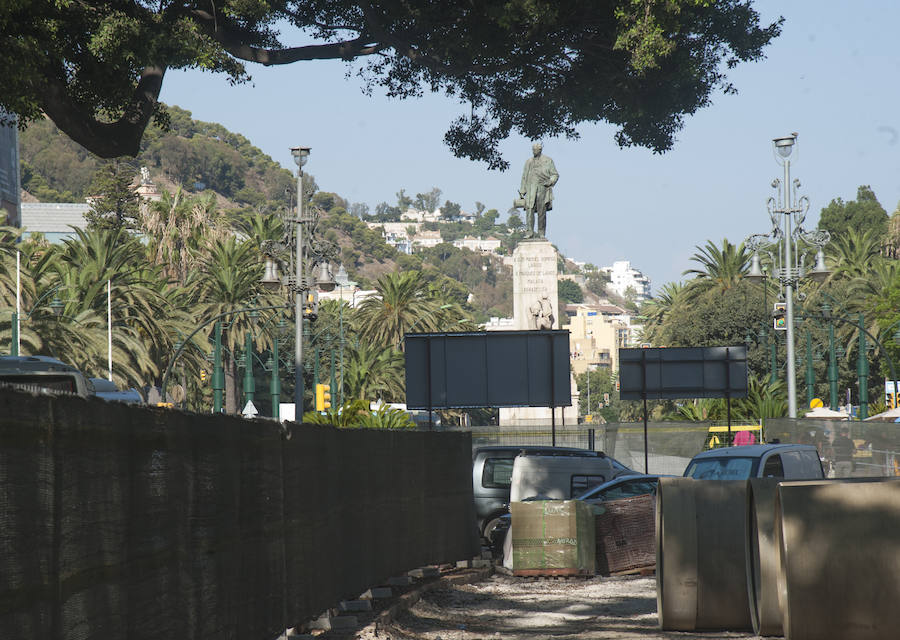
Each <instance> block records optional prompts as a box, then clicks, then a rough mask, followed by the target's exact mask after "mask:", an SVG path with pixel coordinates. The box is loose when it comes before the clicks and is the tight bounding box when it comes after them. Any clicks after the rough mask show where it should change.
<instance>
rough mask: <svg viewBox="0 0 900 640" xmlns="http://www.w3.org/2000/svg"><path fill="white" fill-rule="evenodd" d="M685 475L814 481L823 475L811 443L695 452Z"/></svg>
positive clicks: (703, 477)
mask: <svg viewBox="0 0 900 640" xmlns="http://www.w3.org/2000/svg"><path fill="white" fill-rule="evenodd" d="M684 476H685V477H686V478H696V479H698V480H746V479H748V478H785V479H787V480H813V479H817V478H824V477H825V473H824V471H823V470H822V460H821V459H820V458H819V452H818V450H817V449H816V447H815V446H813V445H811V444H754V445H747V446H743V447H723V448H721V449H712V450H710V451H704V452H703V453H698V454H697V455H695V456H694V457H693V458H692V459H691V461H690V463H689V464H688V466H687V468H686V469H685V470H684Z"/></svg>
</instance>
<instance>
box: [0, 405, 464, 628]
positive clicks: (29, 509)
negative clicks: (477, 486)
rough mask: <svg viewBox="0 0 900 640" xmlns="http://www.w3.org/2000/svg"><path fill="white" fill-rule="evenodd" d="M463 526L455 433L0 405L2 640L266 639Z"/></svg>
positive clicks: (416, 560) (455, 541)
mask: <svg viewBox="0 0 900 640" xmlns="http://www.w3.org/2000/svg"><path fill="white" fill-rule="evenodd" d="M474 520H475V516H474V509H473V505H472V486H471V443H470V438H469V436H468V435H467V434H452V433H427V432H394V431H377V432H376V431H363V430H339V429H334V428H331V427H314V426H309V425H292V426H291V427H290V428H289V429H288V430H287V431H282V429H281V427H280V425H278V424H276V423H273V422H269V421H247V420H243V419H240V418H231V417H224V416H210V415H196V414H182V413H178V412H174V411H168V410H164V409H148V408H136V407H131V406H127V405H120V404H113V403H110V404H107V403H104V402H103V401H99V400H83V399H80V398H53V397H47V396H32V395H28V394H21V393H15V392H3V393H0V638H4V639H5V638H41V639H45V638H46V639H49V640H63V639H64V640H88V639H92V640H93V639H97V640H99V639H103V640H115V639H123V640H124V639H126V638H127V639H128V640H137V639H147V640H150V639H160V640H161V639H163V638H165V639H167V640H168V639H171V638H179V639H185V640H194V639H197V640H200V639H205V638H210V639H212V638H215V639H216V640H226V639H234V640H253V639H260V640H262V639H266V638H275V637H277V636H278V635H279V634H280V633H282V632H283V631H284V629H285V628H288V627H293V626H297V625H298V624H300V623H302V622H304V621H306V620H308V619H310V618H311V617H313V616H316V615H318V614H319V613H321V612H322V611H324V610H325V609H327V608H328V607H330V606H334V605H335V603H336V602H337V601H338V600H341V599H345V598H350V597H354V596H356V595H358V594H359V593H361V592H362V591H364V590H365V589H367V588H368V587H370V586H374V585H377V584H379V583H381V582H383V581H384V580H386V579H387V578H388V577H390V576H392V575H396V574H398V573H400V572H404V571H406V570H409V569H411V568H415V567H418V566H422V565H425V564H432V563H441V562H452V561H455V560H458V559H461V558H468V557H471V556H472V555H474V554H475V553H476V552H477V549H478V547H477V540H476V537H475V532H474V527H473V525H472V523H473V522H474Z"/></svg>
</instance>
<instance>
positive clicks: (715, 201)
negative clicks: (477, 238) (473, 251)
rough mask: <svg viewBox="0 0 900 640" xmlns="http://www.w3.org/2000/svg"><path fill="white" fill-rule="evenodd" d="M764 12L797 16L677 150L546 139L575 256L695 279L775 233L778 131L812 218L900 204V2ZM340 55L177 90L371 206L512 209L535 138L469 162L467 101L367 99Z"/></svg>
mask: <svg viewBox="0 0 900 640" xmlns="http://www.w3.org/2000/svg"><path fill="white" fill-rule="evenodd" d="M754 5H755V6H756V8H757V10H758V11H759V12H760V13H761V15H762V18H763V20H768V21H771V20H774V19H775V18H777V17H778V16H779V15H783V16H784V17H785V19H786V21H785V24H784V28H783V31H782V35H781V36H780V37H779V38H778V39H777V40H775V42H774V44H773V45H771V46H770V47H769V48H768V49H767V58H766V59H765V60H763V61H761V62H757V63H752V64H746V65H742V66H740V67H738V68H737V69H734V70H732V71H731V72H730V73H729V79H730V80H731V81H732V82H733V84H734V85H735V86H736V87H737V89H738V91H739V93H738V94H737V95H728V96H726V95H722V94H721V93H720V94H717V95H715V96H714V97H713V104H712V106H710V107H708V108H707V109H705V110H702V111H700V112H698V114H696V115H695V116H693V117H691V118H689V119H687V121H686V124H685V127H684V129H683V130H682V131H681V132H680V133H679V134H678V140H677V142H676V145H675V147H674V149H673V150H672V151H670V152H668V153H666V154H664V155H662V156H660V155H654V154H653V153H651V152H650V151H648V150H644V149H625V150H623V149H619V148H618V147H617V146H616V144H615V142H614V140H613V134H614V129H613V128H612V127H610V126H608V125H590V126H583V127H582V128H581V129H580V133H581V138H580V139H579V140H565V139H547V140H544V141H543V142H544V152H545V153H546V154H547V155H549V156H550V157H552V158H553V160H554V162H555V164H556V167H557V169H558V170H559V173H560V180H559V184H558V185H557V188H556V189H555V195H556V199H555V202H554V210H553V211H552V212H551V213H550V217H549V220H548V224H547V226H548V236H549V237H550V240H551V241H553V242H554V243H555V244H556V245H557V246H558V247H559V248H560V250H561V251H562V252H563V253H564V254H566V255H567V256H569V257H570V258H573V259H576V260H585V261H588V262H593V263H595V264H598V265H607V264H611V263H612V262H613V261H614V260H630V261H631V263H632V265H633V266H634V267H636V268H638V269H640V270H642V271H643V272H644V273H645V274H646V275H648V276H649V277H650V278H651V280H652V283H653V289H654V291H656V290H658V288H659V287H660V286H662V285H663V284H664V283H666V282H669V281H674V280H680V279H682V275H681V274H682V272H683V271H684V270H685V269H689V268H691V267H692V266H693V263H692V262H691V261H690V257H691V255H692V254H693V253H694V252H695V251H696V249H695V245H703V244H705V242H706V241H707V240H713V241H715V242H716V243H719V242H721V240H722V238H728V239H729V240H730V241H732V242H739V241H741V240H743V239H744V238H745V237H747V236H748V235H750V234H752V233H765V232H768V230H769V228H770V223H769V218H768V215H767V213H766V208H765V202H766V199H767V198H768V197H769V196H770V195H772V189H771V187H770V183H771V181H772V179H773V178H775V177H780V176H781V168H780V167H779V166H778V164H777V163H776V161H775V159H774V155H773V152H772V144H771V140H772V138H775V137H779V136H784V135H788V134H790V133H791V132H798V133H799V139H798V145H797V147H796V150H795V154H794V156H793V157H792V177H796V178H799V179H800V181H801V182H802V190H801V194H805V195H806V196H808V197H809V199H810V201H811V207H810V215H809V217H808V218H807V224H806V226H807V228H811V227H813V226H815V224H816V222H817V220H818V215H819V211H820V210H821V209H822V207H824V206H826V205H827V204H828V203H829V202H830V201H831V200H832V199H834V198H838V197H839V198H842V199H844V200H852V199H855V197H856V191H857V187H859V186H860V185H863V184H867V185H870V186H871V187H872V189H873V190H874V192H875V194H876V196H877V197H878V199H879V201H880V202H881V204H882V205H883V206H884V208H885V209H886V210H887V211H888V213H889V214H890V213H892V212H893V211H894V210H895V209H896V208H897V206H898V202H900V155H898V151H900V83H898V79H900V54H898V52H897V50H896V46H895V44H894V43H895V42H896V28H897V24H900V5H897V4H895V3H894V2H890V1H888V0H880V1H874V0H868V1H861V2H856V3H846V2H834V1H830V0H829V1H821V0H820V1H814V0H793V1H791V2H775V1H773V0H766V1H763V2H755V3H754ZM346 69H347V67H346V65H344V64H343V63H340V62H312V63H298V64H294V65H289V66H285V67H279V68H265V67H261V66H250V67H249V71H250V73H251V74H252V76H253V82H252V83H250V84H247V85H242V86H237V87H232V86H229V85H228V83H227V82H226V80H225V78H224V77H221V76H215V75H211V74H204V73H201V72H197V71H191V72H172V71H170V72H169V73H167V75H166V79H165V84H164V87H163V92H162V96H161V99H162V100H163V101H164V102H166V103H168V104H174V105H178V106H180V107H182V108H184V109H188V110H189V111H191V112H192V114H193V116H194V118H196V119H199V120H204V121H209V122H219V123H221V124H223V125H224V126H226V127H227V128H228V129H230V130H232V131H235V132H238V133H241V134H243V135H244V136H246V137H247V138H248V139H250V141H251V142H252V143H253V144H254V145H256V146H257V147H259V148H261V149H262V150H263V151H264V152H265V153H267V154H269V155H270V156H272V157H273V158H274V159H275V160H276V161H278V162H280V163H281V164H282V165H284V166H285V167H290V168H292V169H293V168H294V165H293V162H292V161H291V157H290V147H292V146H309V147H311V148H312V154H311V156H310V160H309V163H308V164H307V167H306V170H307V171H308V172H309V173H311V174H312V175H313V176H315V178H316V182H317V183H318V185H319V187H320V188H321V189H323V190H326V191H334V192H336V193H339V194H340V195H342V196H343V197H345V198H347V199H348V200H350V201H351V202H365V203H367V204H368V205H369V206H370V207H371V208H372V209H373V210H374V208H375V205H376V204H378V203H379V202H381V201H386V202H389V203H391V204H395V203H396V196H395V194H396V192H397V191H399V190H400V189H405V190H406V193H407V194H410V195H413V196H414V195H415V194H416V193H417V192H423V191H426V190H429V189H431V188H432V187H434V186H436V187H438V188H440V189H441V190H442V191H443V198H442V199H450V200H453V201H455V202H458V203H460V204H461V205H462V207H463V209H465V210H473V209H474V205H475V202H476V201H480V202H482V203H484V204H485V205H486V206H487V207H488V208H492V207H493V208H496V209H497V210H499V211H500V212H501V214H502V215H503V216H504V217H505V215H506V211H507V209H508V208H509V207H510V206H511V204H512V200H513V198H514V197H516V189H517V187H518V182H519V178H520V176H521V169H522V165H523V163H524V161H525V159H526V158H527V157H528V156H529V154H530V144H531V143H530V141H528V140H525V139H523V138H520V137H514V138H511V139H509V140H507V141H506V142H505V143H504V144H503V146H502V151H503V154H504V157H505V158H506V159H507V160H509V161H510V162H511V164H512V168H511V169H510V170H508V171H506V172H498V171H489V170H488V169H487V168H486V166H485V165H483V164H481V163H475V162H471V161H469V160H461V159H458V158H454V157H453V156H452V155H451V153H450V152H449V150H448V149H447V147H446V146H444V144H443V141H442V138H443V133H444V131H445V130H446V128H447V125H448V123H449V122H450V121H451V120H452V119H453V118H454V117H455V116H457V115H459V114H460V113H465V111H466V107H465V106H464V105H460V104H458V103H456V102H455V101H453V100H451V99H448V98H444V97H442V96H431V95H429V96H426V97H425V98H423V99H418V100H406V101H398V100H389V99H388V98H385V97H384V96H383V95H380V94H378V93H377V92H376V93H375V94H374V95H373V96H371V97H368V96H365V95H363V93H362V91H361V88H360V84H359V82H358V81H357V80H356V79H355V78H354V77H352V76H350V77H347V76H346V73H345V72H346Z"/></svg>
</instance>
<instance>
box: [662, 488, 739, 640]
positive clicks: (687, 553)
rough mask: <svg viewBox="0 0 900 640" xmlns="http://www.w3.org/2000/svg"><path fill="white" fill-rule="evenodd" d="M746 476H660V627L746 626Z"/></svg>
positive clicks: (717, 628) (708, 627)
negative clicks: (696, 477) (733, 478)
mask: <svg viewBox="0 0 900 640" xmlns="http://www.w3.org/2000/svg"><path fill="white" fill-rule="evenodd" d="M746 493H747V483H746V481H738V480H735V481H721V480H694V479H692V478H660V480H659V485H658V490H657V498H656V506H657V510H656V514H657V515H656V586H657V607H658V613H659V622H660V626H661V628H662V629H664V630H672V631H694V630H701V629H702V630H714V629H715V630H719V629H730V630H741V629H750V628H751V620H750V612H749V607H748V606H747V563H746V558H745V554H746V542H745V539H746V535H747V534H746V522H747V516H746V509H747V497H746Z"/></svg>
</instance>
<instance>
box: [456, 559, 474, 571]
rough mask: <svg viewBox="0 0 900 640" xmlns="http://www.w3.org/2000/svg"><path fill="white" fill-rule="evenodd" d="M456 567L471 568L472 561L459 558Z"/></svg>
mask: <svg viewBox="0 0 900 640" xmlns="http://www.w3.org/2000/svg"><path fill="white" fill-rule="evenodd" d="M456 568H457V569H471V568H472V561H471V560H457V561H456Z"/></svg>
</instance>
